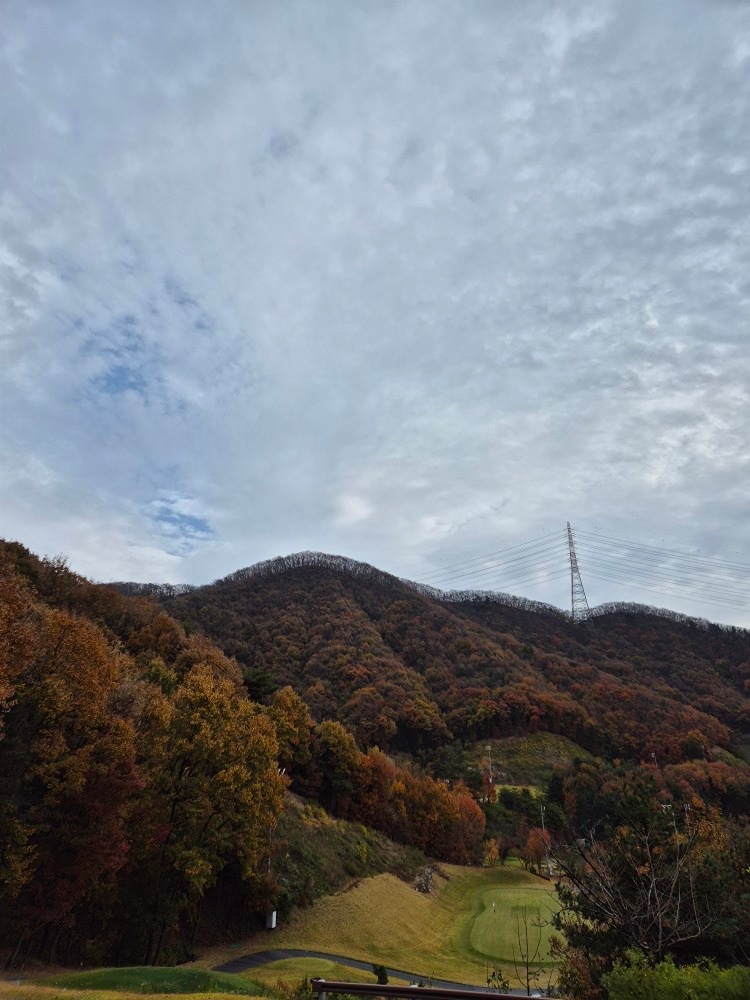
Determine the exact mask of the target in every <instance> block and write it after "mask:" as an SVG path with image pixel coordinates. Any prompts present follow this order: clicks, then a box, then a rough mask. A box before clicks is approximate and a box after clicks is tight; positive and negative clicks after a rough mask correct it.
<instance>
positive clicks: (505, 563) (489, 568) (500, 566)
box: [432, 542, 562, 585]
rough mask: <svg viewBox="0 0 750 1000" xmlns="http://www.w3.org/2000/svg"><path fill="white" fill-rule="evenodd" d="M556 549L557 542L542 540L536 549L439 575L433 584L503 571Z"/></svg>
mask: <svg viewBox="0 0 750 1000" xmlns="http://www.w3.org/2000/svg"><path fill="white" fill-rule="evenodd" d="M558 550H560V551H562V550H561V548H560V544H559V542H552V543H550V542H544V543H540V544H539V545H538V546H537V548H536V549H529V550H528V551H527V552H524V553H523V554H522V555H518V556H516V557H515V558H513V559H505V560H502V561H501V562H496V563H490V564H489V565H485V566H482V567H479V568H477V569H473V570H467V571H465V572H462V573H452V574H448V575H444V576H440V577H438V578H437V580H435V579H433V581H432V583H433V585H434V584H435V583H437V582H439V581H440V580H444V581H450V580H460V579H465V578H466V577H472V578H476V577H479V576H486V575H487V574H488V573H493V572H495V571H503V570H504V569H505V568H506V567H509V566H517V565H518V564H519V563H520V564H522V565H524V564H526V563H533V562H534V561H536V560H538V559H542V558H546V557H548V556H549V555H551V554H556V553H557V552H558Z"/></svg>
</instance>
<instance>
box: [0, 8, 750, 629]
mask: <svg viewBox="0 0 750 1000" xmlns="http://www.w3.org/2000/svg"><path fill="white" fill-rule="evenodd" d="M0 21H2V24H3V30H2V32H1V33H0V535H2V536H3V537H5V538H10V539H16V540H18V541H21V542H23V544H25V545H26V546H28V547H29V548H30V549H32V551H35V552H37V553H38V554H40V555H57V554H63V555H65V556H66V557H67V559H68V562H69V565H70V566H71V568H73V569H75V570H76V571H78V572H80V573H82V574H84V575H86V576H88V577H90V578H92V579H96V580H123V579H126V580H140V581H159V582H191V583H206V582H209V581H211V580H213V579H215V578H217V577H220V576H223V575H225V574H227V573H230V572H232V571H233V570H235V569H237V568H239V567H243V566H247V565H250V564H252V563H255V562H257V561H259V560H263V559H267V558H270V557H273V556H276V555H283V554H286V553H290V552H296V551H301V550H308V549H309V550H317V551H324V552H332V553H339V554H342V555H346V556H349V557H351V558H354V559H359V560H364V561H366V562H369V563H372V564H373V565H375V566H378V567H379V568H381V569H384V570H387V571H388V572H391V573H395V574H397V575H399V576H404V577H408V578H411V579H415V580H426V581H427V582H440V583H441V584H442V583H445V584H446V585H449V584H450V582H451V579H452V578H451V574H453V575H454V576H456V575H457V576H458V578H459V579H458V582H457V583H456V584H455V585H459V586H472V585H477V586H478V585H480V584H481V585H483V586H490V585H492V586H494V585H500V584H502V583H511V582H513V583H515V582H516V581H514V580H512V579H508V577H509V576H510V577H512V576H513V572H512V567H501V568H500V569H498V573H499V576H497V575H496V576H493V570H492V567H493V565H494V563H493V561H492V560H493V559H495V560H497V559H498V558H499V559H500V561H502V560H504V559H506V558H510V557H511V556H512V555H513V552H511V553H510V554H509V555H507V556H506V555H501V556H500V557H494V556H493V557H492V558H490V554H491V553H496V552H500V553H503V552H505V551H506V550H508V549H509V548H510V547H512V546H515V545H523V544H525V543H526V542H527V541H530V540H534V539H537V538H545V539H546V538H548V537H550V536H551V537H553V539H555V540H556V544H557V542H559V553H560V563H559V565H558V564H557V563H555V562H554V559H553V560H552V562H553V563H554V565H552V564H551V565H550V567H549V568H544V569H543V568H542V567H541V564H537V563H535V562H534V561H533V559H531V561H530V562H528V563H523V566H524V568H525V569H526V570H528V575H530V579H528V580H525V581H524V582H523V585H522V586H518V587H516V588H515V592H518V593H523V594H525V595H526V596H529V597H532V598H536V599H539V600H544V601H550V602H552V603H554V604H557V605H560V606H566V604H569V601H570V578H569V575H568V576H567V577H566V575H565V574H566V566H565V551H564V544H565V543H564V531H565V525H566V522H567V521H570V522H571V523H572V525H573V527H574V530H575V531H581V532H582V533H586V532H589V533H591V537H590V539H589V541H590V543H591V545H595V544H596V539H597V538H598V539H599V540H600V541H599V544H600V545H601V546H603V548H602V549H600V550H599V551H600V554H601V553H602V552H604V551H605V549H606V547H607V546H609V549H608V551H609V553H610V556H609V558H611V559H612V560H615V561H616V560H617V558H619V556H618V555H617V553H616V549H615V548H613V545H614V543H613V542H611V541H607V539H610V540H611V539H624V540H625V543H627V544H629V545H635V546H643V548H636V549H632V550H627V551H628V552H630V553H631V555H632V552H635V553H636V554H640V555H641V556H642V557H643V560H642V563H641V568H642V567H643V566H644V565H646V564H647V563H648V561H649V560H653V565H654V566H656V567H657V569H658V574H657V576H658V579H655V580H654V581H652V583H651V585H650V589H649V587H648V586H646V585H645V584H648V582H649V578H648V577H642V578H641V583H640V584H638V585H636V584H635V583H634V582H633V581H632V580H630V579H628V580H625V578H624V570H623V571H621V572H619V573H618V572H615V570H616V569H617V565H616V564H615V570H612V569H611V570H610V573H611V579H609V580H607V579H605V578H604V576H605V574H604V573H603V572H602V573H600V578H599V579H595V578H594V577H592V576H591V575H590V576H589V577H588V578H587V576H586V567H587V562H586V557H585V556H584V549H585V546H584V545H583V544H582V550H581V552H580V554H579V562H580V568H581V574H582V577H583V580H584V584H585V586H586V591H587V595H588V597H589V601H590V603H591V604H599V603H601V602H603V601H609V600H634V601H641V602H643V603H648V604H656V605H662V606H667V607H673V608H676V609H678V610H683V611H686V612H688V613H691V614H699V615H702V616H705V617H707V618H711V619H713V620H718V621H725V622H731V623H736V624H745V625H750V610H747V609H748V608H749V607H750V597H749V596H748V595H750V547H749V545H748V543H749V542H750V517H748V510H749V506H750V451H749V450H748V436H749V429H750V350H749V348H750V331H749V329H748V320H749V319H750V3H748V2H745V0H659V2H658V3H654V2H653V0H591V2H589V0H558V2H555V0H524V2H523V3H519V2H516V0H377V2H375V0H215V2H212V3H206V2H205V0H160V2H159V3H153V0H129V2H128V3H121V2H119V0H64V2H60V0H0ZM601 539H605V541H603V542H602V541H601ZM582 541H583V540H582ZM625 543H622V544H625ZM544 544H545V545H546V543H544ZM646 546H650V547H651V548H650V549H647V548H645V547H646ZM665 550H670V551H671V552H673V553H687V554H689V555H691V556H693V557H697V560H698V561H696V559H695V558H694V559H693V561H692V562H691V561H690V560H688V561H687V562H685V561H683V560H682V557H681V556H678V555H671V556H670V555H668V554H665ZM515 551H517V552H520V553H521V554H522V555H523V554H530V555H531V556H533V554H534V552H535V551H541V552H544V551H545V549H544V545H543V546H542V549H541V550H535V549H534V548H533V547H531V548H529V549H526V548H521V549H519V550H515ZM556 551H557V550H556ZM619 551H620V556H622V555H623V552H624V551H625V550H624V549H623V548H621V549H620V550H619ZM553 555H554V558H555V559H556V558H557V556H556V555H555V554H554V553H553ZM594 555H595V550H594V549H593V548H590V549H589V566H591V564H592V562H593V560H594ZM472 560H473V562H472ZM699 560H718V561H720V563H721V566H725V569H724V572H725V574H726V580H727V581H728V582H727V584H726V586H727V587H731V588H732V591H731V594H730V596H732V597H733V600H732V601H727V600H725V598H726V597H727V593H728V591H727V592H724V591H721V592H719V591H716V590H709V591H707V590H706V587H705V582H706V576H705V573H703V574H702V570H701V568H702V569H703V570H705V569H706V567H711V566H719V563H709V562H700V561H699ZM729 563H731V564H732V565H731V566H729V567H728V568H726V567H727V565H728V564H729ZM623 565H624V564H623ZM691 567H692V568H693V569H696V568H697V570H696V572H695V573H692V575H691V572H690V570H691ZM474 568H478V569H480V570H482V573H480V574H479V576H478V577H477V581H478V582H477V583H476V584H475V583H474V578H473V577H472V576H471V573H467V570H473V569H474ZM553 569H554V573H553ZM600 569H601V566H600ZM501 570H502V572H501ZM506 570H507V572H506ZM698 571H701V572H698ZM482 574H483V575H482ZM670 574H671V575H670ZM553 575H554V577H555V578H554V579H552V576H553ZM672 577H674V579H672ZM644 581H645V583H644ZM670 584H671V586H670ZM707 593H708V595H709V597H712V600H707V598H706V595H707ZM717 598H721V600H718V599H717Z"/></svg>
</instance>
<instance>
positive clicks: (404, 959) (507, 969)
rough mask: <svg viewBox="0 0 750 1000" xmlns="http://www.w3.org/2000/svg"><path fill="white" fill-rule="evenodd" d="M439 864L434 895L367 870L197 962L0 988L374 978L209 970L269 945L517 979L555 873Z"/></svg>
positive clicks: (106, 990) (56, 995)
mask: <svg viewBox="0 0 750 1000" xmlns="http://www.w3.org/2000/svg"><path fill="white" fill-rule="evenodd" d="M441 871H442V872H443V875H438V876H436V877H435V887H434V890H433V892H431V893H430V894H429V895H425V894H423V893H419V892H416V891H415V890H414V889H413V888H412V886H411V885H409V884H408V883H406V882H403V881H401V880H400V879H398V878H396V877H395V876H394V875H390V874H381V875H377V876H375V877H373V878H366V879H362V880H361V881H360V882H358V883H355V884H354V885H353V886H352V887H351V888H350V889H349V890H348V891H346V892H342V893H338V894H337V895H335V896H326V897H324V898H322V899H319V900H318V901H317V902H316V903H315V904H314V905H312V906H310V907H308V908H307V909H305V910H301V911H298V912H297V913H295V915H294V916H293V918H292V919H291V920H290V921H289V922H288V924H286V925H285V926H282V927H280V928H278V929H277V930H276V931H264V932H261V933H259V934H257V935H256V936H254V937H253V938H252V939H251V940H250V941H247V942H239V943H236V944H234V945H233V946H231V947H225V948H213V949H209V950H207V951H206V952H204V953H203V954H202V955H201V958H200V959H199V960H198V961H197V962H195V963H192V965H191V966H189V967H184V966H182V967H180V968H179V969H132V970H128V969H110V970H96V971H92V972H84V973H74V974H72V975H66V976H60V977H54V978H50V979H47V980H45V981H44V982H41V981H38V982H37V984H36V985H34V984H31V983H22V984H20V985H14V984H13V982H12V981H10V982H8V981H5V982H3V983H2V984H0V997H1V998H2V1000H136V998H138V997H142V996H144V994H145V995H149V996H150V997H151V1000H156V998H157V997H165V998H166V997H169V998H171V1000H175V997H177V996H182V997H186V996H191V995H193V996H194V995H195V994H198V995H199V996H200V997H201V1000H209V998H210V1000H220V998H221V1000H231V998H233V997H237V996H238V995H240V996H259V995H262V994H263V993H264V992H265V991H266V990H267V989H268V988H269V987H270V988H271V989H273V987H275V986H276V985H277V984H278V983H279V982H286V983H290V982H292V983H298V982H299V981H300V980H301V979H304V978H308V979H310V978H313V977H315V976H321V977H323V978H325V979H343V980H345V981H350V982H374V976H373V974H372V973H371V972H369V971H363V972H358V971H356V970H354V969H350V968H348V967H345V966H339V965H336V964H335V963H334V962H332V961H327V960H325V959H312V958H311V959H303V958H294V959H285V960H283V961H279V962H274V963H272V964H269V965H266V966H261V967H259V968H257V969H253V970H252V973H251V974H249V975H248V976H247V977H243V976H237V975H232V974H223V975H222V974H218V973H211V972H210V971H209V970H210V969H211V968H213V967H214V966H216V965H219V964H221V963H222V962H225V961H227V960H229V959H232V958H237V957H238V955H241V954H244V953H246V952H251V951H263V950H265V949H268V948H299V949H310V950H313V951H324V952H329V953H331V954H339V955H345V956H346V957H348V958H358V959H361V960H363V961H365V962H367V963H372V962H377V963H382V964H383V965H385V966H388V967H390V968H396V969H403V970H405V971H407V972H412V973H415V974H416V975H418V976H421V977H422V978H424V979H425V980H428V979H429V978H431V977H432V978H436V979H450V980H453V981H455V982H465V983H474V984H476V985H484V984H485V983H486V979H487V973H488V970H491V969H492V967H493V966H498V967H500V968H502V970H503V972H504V974H505V975H506V976H507V977H508V978H509V979H510V980H511V982H514V980H515V976H514V968H513V953H514V951H515V952H516V954H517V955H519V952H520V948H519V941H518V934H519V921H520V931H521V935H522V938H523V936H524V914H525V915H526V918H527V920H528V924H529V931H530V934H529V937H530V941H531V943H532V949H533V947H535V945H536V941H537V935H538V933H539V931H537V929H536V928H535V927H534V926H533V924H534V921H535V920H537V919H538V918H541V919H542V920H543V921H547V920H548V919H549V917H550V915H551V913H552V912H553V911H554V909H555V905H556V904H555V899H554V896H553V894H552V892H551V887H550V885H549V883H547V882H545V881H543V880H542V879H539V878H536V877H535V876H533V875H530V874H529V873H528V872H525V871H524V870H523V869H522V868H521V867H520V866H518V865H506V866H504V867H498V868H493V869H487V868H460V867H458V866H453V865H444V866H443V867H442V869H441ZM493 903H494V908H493ZM541 935H542V953H541V954H540V957H541V959H542V961H543V962H544V964H545V967H546V969H547V972H548V973H549V975H554V966H553V964H552V963H551V962H550V959H549V954H548V951H547V942H548V939H549V928H548V927H544V928H542V929H541ZM519 957H520V956H519ZM251 977H252V978H251Z"/></svg>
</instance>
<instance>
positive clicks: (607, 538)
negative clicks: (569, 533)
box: [576, 530, 750, 573]
mask: <svg viewBox="0 0 750 1000" xmlns="http://www.w3.org/2000/svg"><path fill="white" fill-rule="evenodd" d="M579 537H581V538H591V539H593V540H596V539H601V540H602V541H604V542H607V543H610V542H616V543H618V544H619V545H624V546H626V547H627V548H631V549H646V550H648V551H649V552H661V553H665V554H669V555H675V556H679V557H680V558H681V559H689V560H691V561H698V562H707V563H712V564H714V565H717V566H732V567H734V568H736V569H739V570H742V571H744V572H746V573H750V563H741V562H734V561H733V560H728V559H716V558H715V557H712V556H698V555H694V554H693V553H691V552H684V551H681V550H680V549H668V548H663V547H662V546H659V545H648V544H646V543H645V542H630V541H628V540H627V539H625V538H615V537H614V536H612V535H602V534H600V533H599V532H596V531H579V530H576V538H579Z"/></svg>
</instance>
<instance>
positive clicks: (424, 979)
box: [214, 948, 525, 993]
mask: <svg viewBox="0 0 750 1000" xmlns="http://www.w3.org/2000/svg"><path fill="white" fill-rule="evenodd" d="M282 958H323V959H327V960H328V961H329V962H336V963H337V964H338V965H346V966H348V967H349V968H350V969H364V970H365V972H372V962H360V961H359V959H356V958H345V957H344V956H343V955H329V954H328V952H325V951H303V950H300V949H299V948H274V949H272V950H270V951H255V952H252V954H249V955H242V956H240V957H239V958H233V959H232V960H231V962H224V964H223V965H217V966H216V968H215V969H214V972H247V971H248V969H255V968H257V966H259V965H267V964H268V963H269V962H278V961H279V960H280V959H282ZM385 971H386V972H387V973H388V976H389V978H390V977H391V976H394V977H395V978H396V979H406V980H407V981H409V982H412V983H423V984H424V985H425V986H440V987H442V989H446V990H475V991H476V992H478V993H486V992H487V987H486V986H475V985H473V984H472V983H454V982H451V980H450V979H433V978H432V977H431V976H422V975H419V974H418V973H416V972H404V971H403V969H389V968H388V966H386V969H385ZM513 992H515V990H514V991H513ZM524 992H525V991H524Z"/></svg>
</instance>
